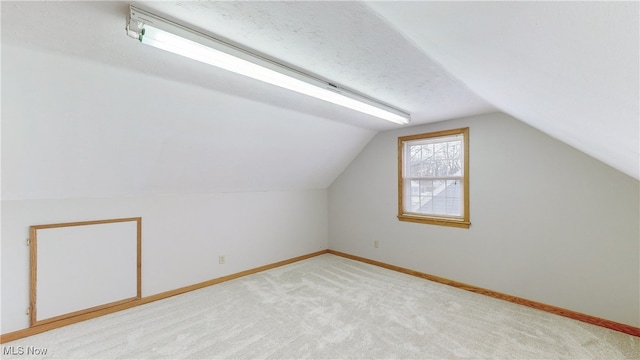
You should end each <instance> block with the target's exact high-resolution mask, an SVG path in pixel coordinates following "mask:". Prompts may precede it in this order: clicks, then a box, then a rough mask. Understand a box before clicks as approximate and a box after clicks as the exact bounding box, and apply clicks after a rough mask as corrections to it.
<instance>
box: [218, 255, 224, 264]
mask: <svg viewBox="0 0 640 360" xmlns="http://www.w3.org/2000/svg"><path fill="white" fill-rule="evenodd" d="M218 263H220V264H224V263H225V260H224V255H221V256H218Z"/></svg>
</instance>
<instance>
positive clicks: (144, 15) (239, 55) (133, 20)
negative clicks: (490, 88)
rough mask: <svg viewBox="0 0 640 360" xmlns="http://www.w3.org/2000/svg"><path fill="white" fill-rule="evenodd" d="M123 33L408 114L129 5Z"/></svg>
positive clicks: (342, 100) (316, 92) (359, 106)
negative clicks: (126, 22)
mask: <svg viewBox="0 0 640 360" xmlns="http://www.w3.org/2000/svg"><path fill="white" fill-rule="evenodd" d="M127 34H128V35H129V36H130V37H132V38H135V39H137V40H139V41H140V42H142V43H143V44H147V45H151V46H154V47H156V48H159V49H162V50H166V51H169V52H172V53H175V54H178V55H182V56H185V57H188V58H190V59H193V60H197V61H200V62H203V63H206V64H209V65H213V66H216V67H219V68H222V69H225V70H228V71H232V72H234V73H237V74H241V75H244V76H248V77H250V78H253V79H256V80H260V81H264V82H266V83H269V84H273V85H276V86H280V87H283V88H285V89H289V90H293V91H296V92H299V93H302V94H305V95H309V96H313V97H315V98H318V99H321V100H325V101H328V102H331V103H334V104H337V105H341V106H344V107H347V108H350V109H353V110H356V111H360V112H362V113H365V114H369V115H372V116H375V117H378V118H381V119H384V120H387V121H391V122H394V123H397V124H407V123H408V122H409V121H410V119H411V116H410V115H409V114H408V113H407V112H405V111H402V110H399V109H396V108H394V107H392V106H389V105H387V104H385V103H382V102H380V101H377V100H374V99H371V98H369V97H367V96H365V95H362V94H358V93H356V92H354V91H351V90H347V89H344V88H341V87H339V86H336V85H334V84H332V83H330V82H327V81H324V80H321V79H318V78H316V77H314V76H311V75H308V74H305V73H302V72H300V71H298V70H295V69H292V68H290V67H288V66H286V65H283V64H280V63H278V62H275V61H273V60H270V59H267V58H265V57H262V56H260V55H257V54H254V53H252V52H250V51H247V50H245V49H242V48H239V47H237V46H234V45H231V44H228V43H226V42H224V41H221V40H219V39H216V38H213V37H211V36H208V35H205V34H202V33H200V32H198V31H195V30H193V29H190V28H188V27H185V26H182V25H179V24H176V23H174V22H172V21H170V20H166V19H163V18H161V17H159V16H156V15H153V14H151V13H148V12H146V11H144V10H141V9H139V8H136V7H135V6H130V16H129V22H128V24H127Z"/></svg>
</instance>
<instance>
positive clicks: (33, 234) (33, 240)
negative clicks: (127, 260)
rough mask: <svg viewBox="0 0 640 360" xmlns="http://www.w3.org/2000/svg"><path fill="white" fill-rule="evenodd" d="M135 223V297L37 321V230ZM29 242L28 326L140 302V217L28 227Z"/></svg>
mask: <svg viewBox="0 0 640 360" xmlns="http://www.w3.org/2000/svg"><path fill="white" fill-rule="evenodd" d="M134 221H135V222H136V251H137V254H136V296H135V297H132V298H126V299H121V300H116V301H113V302H109V303H106V304H101V305H98V306H94V307H91V308H87V309H81V310H78V311H73V312H70V313H67V314H62V315H58V316H54V317H51V318H47V319H42V320H38V318H37V316H36V314H37V311H38V307H37V302H36V300H37V291H36V289H37V281H38V276H37V270H38V268H37V267H38V262H37V259H38V246H37V244H38V230H40V229H52V228H61V227H71V226H86V225H101V224H113V223H120V222H134ZM29 234H30V241H29V261H30V276H29V320H30V326H31V327H34V326H39V325H44V324H48V323H54V322H58V321H61V320H64V319H66V318H70V317H77V316H80V315H82V314H84V313H95V312H97V311H99V310H103V309H107V308H110V307H115V306H118V305H122V304H124V303H128V302H132V301H134V300H140V298H141V296H142V218H141V217H129V218H118V219H104V220H91V221H76V222H68V223H57V224H44V225H32V226H30V227H29ZM0 343H1V342H0Z"/></svg>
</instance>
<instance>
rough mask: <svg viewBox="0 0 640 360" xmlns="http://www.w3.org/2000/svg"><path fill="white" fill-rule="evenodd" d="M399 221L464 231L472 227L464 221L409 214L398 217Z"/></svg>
mask: <svg viewBox="0 0 640 360" xmlns="http://www.w3.org/2000/svg"><path fill="white" fill-rule="evenodd" d="M398 220H400V221H408V222H414V223H421V224H431V225H440V226H451V227H458V228H463V229H468V228H469V227H470V226H471V223H470V222H468V221H463V220H454V219H444V218H434V217H426V216H416V215H407V214H401V215H398Z"/></svg>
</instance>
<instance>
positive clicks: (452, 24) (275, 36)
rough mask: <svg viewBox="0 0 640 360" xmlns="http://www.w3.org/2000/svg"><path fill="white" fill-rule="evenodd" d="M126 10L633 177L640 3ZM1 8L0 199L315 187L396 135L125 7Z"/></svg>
mask: <svg viewBox="0 0 640 360" xmlns="http://www.w3.org/2000/svg"><path fill="white" fill-rule="evenodd" d="M136 5H138V6H140V7H141V8H144V9H147V10H149V11H152V12H156V13H158V14H160V15H164V16H165V17H168V18H171V19H173V20H176V21H179V22H181V23H184V24H188V25H190V26H191V27H194V28H196V29H199V30H201V31H203V32H210V33H212V34H215V35H218V36H220V37H222V38H225V39H226V40H228V41H231V42H234V43H237V44H239V45H242V46H244V47H248V48H251V49H253V50H254V51H256V52H260V53H263V54H265V55H267V56H270V57H273V58H276V59H279V60H280V61H281V62H285V63H288V64H289V65H291V66H294V67H298V68H300V69H303V70H305V71H307V72H310V73H314V74H316V75H318V76H320V77H324V78H326V79H329V80H331V81H333V82H336V83H338V84H341V85H343V86H345V87H349V88H352V89H354V90H357V91H360V92H362V93H365V94H367V95H369V96H371V97H374V98H378V99H380V100H383V101H385V102H388V103H391V104H393V105H395V106H397V107H400V108H402V109H404V110H407V111H409V112H411V114H412V118H413V121H412V124H422V123H427V122H433V121H439V120H446V119H451V118H458V117H464V116H469V115H475V114H482V113H488V112H494V111H504V112H507V113H509V114H511V115H514V116H516V117H518V118H519V119H521V120H523V121H525V122H527V123H529V124H530V125H532V126H534V127H536V128H538V129H540V130H542V131H544V132H546V133H548V134H550V135H552V136H554V137H556V138H558V139H560V140H563V141H565V142H567V143H568V144H570V145H572V146H574V147H576V148H577V149H579V150H582V151H584V152H586V153H588V154H590V155H592V156H594V157H596V158H598V159H600V160H602V161H604V162H606V163H608V164H610V165H612V166H614V167H616V168H618V169H619V170H621V171H623V172H625V173H627V174H629V175H631V176H634V177H635V178H638V177H639V174H638V163H639V159H640V155H639V144H638V138H639V126H638V123H639V118H640V115H639V113H638V111H639V110H638V104H639V102H638V97H639V91H638V79H639V74H638V62H639V59H638V53H639V51H638V3H637V2H633V3H582V2H573V3H554V2H544V3H543V2H535V3H509V2H498V3H486V2H454V3H450V2H406V3H405V2H389V3H384V2H367V3H363V2H322V1H319V2H205V1H193V2H190V1H182V2H167V1H162V2H149V1H143V2H136ZM0 6H1V8H0V10H1V13H2V24H1V25H2V75H3V76H2V101H3V105H4V106H3V113H2V140H3V141H2V150H3V151H2V170H3V174H2V180H3V183H2V190H3V198H39V197H71V196H112V195H122V194H140V193H144V192H152V193H176V192H177V193H181V192H211V191H244V190H274V189H298V188H300V189H301V188H323V187H327V186H329V185H330V184H331V182H332V181H333V179H335V177H336V176H337V175H338V174H339V173H340V172H341V171H342V170H343V169H344V167H345V166H347V165H348V163H349V162H350V161H351V159H352V158H353V157H354V156H355V155H356V154H357V153H358V151H359V150H360V149H361V148H362V147H363V146H364V145H365V144H366V143H367V141H368V140H369V139H370V138H371V137H372V136H373V135H374V134H375V132H377V131H383V130H387V129H393V128H397V127H398V125H395V124H391V123H387V122H385V121H383V120H379V119H376V118H373V117H370V116H367V115H363V114H360V113H357V112H354V111H352V110H348V109H343V108H340V107H336V106H334V105H331V104H328V103H324V102H322V101H319V100H316V99H311V98H308V97H305V96H303V95H299V94H294V93H291V92H289V91H287V90H284V89H279V88H274V87H273V86H270V85H267V84H262V83H256V82H255V81H253V80H250V79H246V78H243V77H241V76H238V75H235V74H230V73H227V72H224V71H221V70H217V69H213V68H211V67H208V66H206V65H203V64H200V63H195V62H193V61H191V60H189V59H186V58H182V57H179V56H176V55H173V54H169V53H164V52H162V51H160V50H157V49H155V48H151V47H147V46H144V45H141V44H139V43H137V42H136V41H135V40H133V39H130V38H128V37H127V36H126V35H125V30H124V28H125V24H126V17H127V13H128V3H126V2H5V1H3V2H2V3H1V5H0ZM25 79H26V80H25ZM43 109H46V110H47V112H43ZM78 128H80V129H82V134H83V136H84V137H83V138H84V139H85V140H83V141H80V142H79V143H78V141H77V136H78V132H77V131H76V130H74V129H78ZM41 129H48V132H47V131H42V130H41ZM34 130H35V131H34ZM105 132H106V133H109V134H111V135H114V136H115V137H117V136H121V135H122V134H126V135H125V136H123V137H121V138H120V140H117V141H116V140H114V139H110V138H105V137H104V133H105ZM8 134H11V135H8ZM34 134H35V135H34ZM21 136H25V137H31V140H32V141H35V143H36V144H41V146H35V147H34V146H27V145H25V142H24V141H22V140H21V139H20V137H21ZM34 136H35V138H33V137H34ZM9 137H11V138H9ZM74 142H75V143H76V145H73V144H74ZM31 143H33V142H31ZM80 144H81V145H82V146H80ZM238 144H245V145H242V146H240V145H238ZM105 149H108V150H109V151H108V152H105ZM78 151H81V152H82V153H83V154H81V155H80V154H78ZM258 155H259V156H258ZM92 156H93V157H94V158H96V157H97V158H98V159H101V161H100V162H95V161H93V162H92V161H91V158H92ZM256 157H258V158H259V160H257V159H256ZM247 162H250V163H252V165H251V166H250V167H248V166H247V165H246V164H247ZM45 169H46V171H45ZM60 169H64V171H62V170H60ZM87 170H88V171H87ZM47 171H48V172H47ZM47 174H49V176H50V177H53V178H55V179H57V180H56V181H54V183H55V185H51V184H48V183H47V184H42V183H37V182H36V181H34V180H30V181H26V180H25V178H26V177H28V176H34V175H40V176H42V175H45V176H46V175H47ZM99 176H101V177H99ZM94 177H95V178H94Z"/></svg>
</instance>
